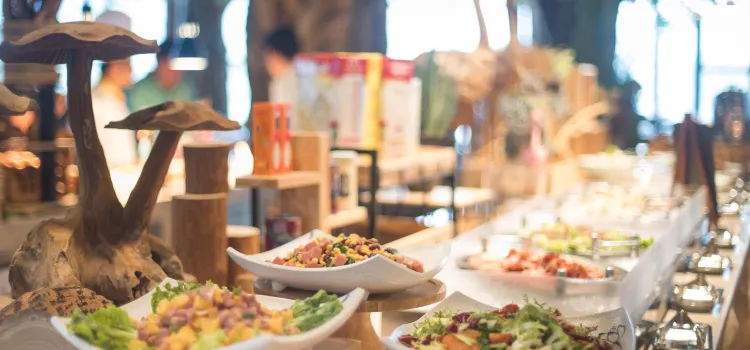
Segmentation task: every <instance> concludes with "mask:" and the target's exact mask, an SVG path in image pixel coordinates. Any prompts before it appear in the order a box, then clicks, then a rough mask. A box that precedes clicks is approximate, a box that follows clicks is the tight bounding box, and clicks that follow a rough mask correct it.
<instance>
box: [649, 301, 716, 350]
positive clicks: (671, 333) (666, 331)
mask: <svg viewBox="0 0 750 350" xmlns="http://www.w3.org/2000/svg"><path fill="white" fill-rule="evenodd" d="M710 337H711V335H710V328H708V327H706V326H705V325H701V324H696V323H695V322H693V320H691V319H690V317H688V314H687V312H686V311H685V310H679V311H678V312H677V315H675V317H674V318H672V319H671V320H670V321H669V322H665V323H661V324H659V325H658V326H657V329H656V337H655V339H654V347H655V348H656V349H661V350H666V349H690V350H708V349H710V346H711V345H710Z"/></svg>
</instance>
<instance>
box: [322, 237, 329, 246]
mask: <svg viewBox="0 0 750 350" xmlns="http://www.w3.org/2000/svg"><path fill="white" fill-rule="evenodd" d="M328 243H331V241H330V240H329V239H328V238H321V239H320V246H321V247H325V246H327V245H328Z"/></svg>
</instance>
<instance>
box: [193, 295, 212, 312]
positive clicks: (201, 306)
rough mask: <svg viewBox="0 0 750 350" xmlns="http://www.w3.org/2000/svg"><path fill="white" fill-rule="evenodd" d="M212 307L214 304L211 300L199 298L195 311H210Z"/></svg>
mask: <svg viewBox="0 0 750 350" xmlns="http://www.w3.org/2000/svg"><path fill="white" fill-rule="evenodd" d="M211 306H213V303H211V301H210V300H206V299H203V298H198V300H196V301H195V309H196V310H198V311H201V310H208V308H210V307H211Z"/></svg>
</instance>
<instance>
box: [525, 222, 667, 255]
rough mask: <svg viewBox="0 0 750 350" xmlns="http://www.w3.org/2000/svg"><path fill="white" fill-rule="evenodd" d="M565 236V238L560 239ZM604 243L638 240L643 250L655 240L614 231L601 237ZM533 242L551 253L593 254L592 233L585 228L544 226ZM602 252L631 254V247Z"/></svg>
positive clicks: (608, 249)
mask: <svg viewBox="0 0 750 350" xmlns="http://www.w3.org/2000/svg"><path fill="white" fill-rule="evenodd" d="M561 235H564V236H563V237H560V236H561ZM600 239H601V240H604V241H627V240H633V239H637V240H638V247H639V249H641V250H644V249H648V247H650V246H651V244H652V243H654V238H653V237H649V238H644V239H641V238H640V237H634V236H630V235H626V234H623V233H622V232H620V230H617V229H614V230H609V231H605V232H604V233H603V234H602V235H601V236H600ZM532 240H533V242H534V244H535V245H537V246H539V247H541V248H544V249H545V250H548V251H550V252H555V253H567V254H580V253H587V252H591V249H592V243H591V233H590V232H589V231H587V230H586V229H585V228H580V227H575V226H569V225H564V224H560V223H557V224H553V225H543V226H542V228H541V230H539V231H537V232H535V233H532ZM600 249H601V251H608V252H629V251H630V249H631V248H630V247H601V248H600Z"/></svg>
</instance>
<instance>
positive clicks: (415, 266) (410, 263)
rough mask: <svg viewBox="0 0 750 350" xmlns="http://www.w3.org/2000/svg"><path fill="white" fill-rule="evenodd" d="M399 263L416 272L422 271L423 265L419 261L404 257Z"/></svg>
mask: <svg viewBox="0 0 750 350" xmlns="http://www.w3.org/2000/svg"><path fill="white" fill-rule="evenodd" d="M401 263H402V264H404V265H406V266H407V267H408V268H410V269H412V270H414V271H416V272H424V265H423V264H422V263H421V262H420V261H417V260H414V259H412V258H407V257H404V258H403V260H402V261H401Z"/></svg>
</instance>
